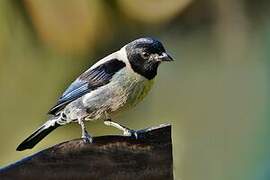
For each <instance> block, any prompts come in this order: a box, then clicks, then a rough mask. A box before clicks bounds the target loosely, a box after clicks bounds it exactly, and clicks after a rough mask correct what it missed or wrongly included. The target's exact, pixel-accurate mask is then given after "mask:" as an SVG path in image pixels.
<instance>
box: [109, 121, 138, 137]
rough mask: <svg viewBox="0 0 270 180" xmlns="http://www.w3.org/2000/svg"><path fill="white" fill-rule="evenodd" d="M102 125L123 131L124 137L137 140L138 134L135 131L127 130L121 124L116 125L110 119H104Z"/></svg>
mask: <svg viewBox="0 0 270 180" xmlns="http://www.w3.org/2000/svg"><path fill="white" fill-rule="evenodd" d="M104 124H105V125H106V126H112V127H115V128H117V129H119V130H121V131H123V135H124V136H134V137H135V138H136V139H138V134H137V132H136V131H135V130H132V129H129V128H127V127H125V126H123V125H121V124H118V123H116V122H114V121H112V120H111V119H106V120H105V121H104Z"/></svg>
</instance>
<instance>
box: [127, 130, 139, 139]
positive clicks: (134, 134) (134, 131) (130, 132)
mask: <svg viewBox="0 0 270 180" xmlns="http://www.w3.org/2000/svg"><path fill="white" fill-rule="evenodd" d="M123 135H124V136H130V137H133V138H135V139H138V133H137V131H136V130H132V129H126V130H124V132H123Z"/></svg>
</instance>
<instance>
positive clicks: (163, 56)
mask: <svg viewBox="0 0 270 180" xmlns="http://www.w3.org/2000/svg"><path fill="white" fill-rule="evenodd" d="M158 60H159V61H168V62H169V61H173V58H172V57H171V56H170V55H169V54H167V53H165V52H163V53H162V54H161V55H159V56H158Z"/></svg>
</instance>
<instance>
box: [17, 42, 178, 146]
mask: <svg viewBox="0 0 270 180" xmlns="http://www.w3.org/2000/svg"><path fill="white" fill-rule="evenodd" d="M169 61H173V58H172V57H171V56H170V55H169V54H168V53H167V52H166V50H165V48H164V46H163V44H162V43H161V42H160V41H159V40H157V39H155V38H151V37H142V38H138V39H135V40H133V41H131V42H130V43H128V44H126V45H124V46H123V47H122V48H120V49H119V50H117V51H116V52H114V53H112V54H110V55H108V56H106V57H104V58H102V59H101V60H99V61H98V62H96V63H95V64H94V65H92V66H91V67H90V68H89V69H88V70H86V71H85V72H83V73H82V74H81V75H80V76H78V78H77V79H75V81H74V82H72V83H71V84H70V86H69V87H68V88H67V89H66V90H65V91H64V93H63V94H62V95H61V97H60V98H59V99H58V101H57V103H56V105H55V106H53V107H52V108H51V109H50V110H49V112H48V115H49V118H48V120H47V121H46V122H45V123H44V124H43V125H41V126H40V127H39V128H38V129H37V130H36V131H34V132H33V133H32V134H31V135H30V136H29V137H28V138H26V139H25V140H24V141H23V142H22V143H20V144H19V146H18V147H17V149H16V150H17V151H23V150H26V149H32V148H33V147H34V146H35V145H36V144H37V143H38V142H40V141H41V140H42V139H43V138H44V137H45V136H47V135H48V134H49V133H51V132H52V131H53V130H55V129H56V128H57V127H60V126H64V125H66V124H69V123H71V122H76V123H78V124H79V125H80V126H81V130H82V135H81V137H82V139H83V141H84V142H85V143H92V141H93V138H92V136H91V135H90V134H89V133H88V131H87V130H86V127H85V121H94V120H103V122H104V124H105V125H107V126H112V127H115V128H117V129H119V130H122V131H123V135H125V136H135V137H136V138H137V134H136V131H135V130H132V129H129V128H127V127H125V126H123V125H121V124H119V123H117V122H115V121H113V119H114V118H115V117H116V116H117V115H118V114H119V113H121V112H123V111H126V110H128V109H130V108H133V107H135V106H136V105H137V104H138V103H139V102H140V101H142V100H143V99H144V97H145V96H146V95H147V94H148V92H149V91H150V89H151V88H152V85H153V83H154V79H155V77H156V75H157V71H158V67H159V65H160V64H161V63H162V62H169Z"/></svg>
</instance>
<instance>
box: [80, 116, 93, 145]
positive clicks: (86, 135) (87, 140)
mask: <svg viewBox="0 0 270 180" xmlns="http://www.w3.org/2000/svg"><path fill="white" fill-rule="evenodd" d="M78 123H79V124H80V125H81V128H82V139H83V141H84V142H85V143H92V142H93V138H92V137H91V136H90V134H89V133H88V132H87V130H86V128H85V126H84V122H83V119H81V118H79V119H78Z"/></svg>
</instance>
